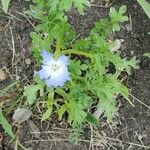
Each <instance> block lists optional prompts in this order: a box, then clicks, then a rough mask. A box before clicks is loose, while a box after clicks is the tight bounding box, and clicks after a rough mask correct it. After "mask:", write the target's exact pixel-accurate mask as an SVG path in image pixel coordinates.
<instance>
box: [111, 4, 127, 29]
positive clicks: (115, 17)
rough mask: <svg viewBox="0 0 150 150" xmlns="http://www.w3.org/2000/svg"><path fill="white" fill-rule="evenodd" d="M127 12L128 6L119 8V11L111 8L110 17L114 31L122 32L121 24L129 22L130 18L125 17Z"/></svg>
mask: <svg viewBox="0 0 150 150" xmlns="http://www.w3.org/2000/svg"><path fill="white" fill-rule="evenodd" d="M125 12H126V6H124V5H123V6H121V7H120V8H119V11H117V10H116V9H115V8H114V7H111V8H110V12H109V16H110V19H111V23H112V27H113V30H114V31H120V25H119V22H124V21H128V17H127V16H124V13H125Z"/></svg>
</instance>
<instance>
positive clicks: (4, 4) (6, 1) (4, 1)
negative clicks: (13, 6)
mask: <svg viewBox="0 0 150 150" xmlns="http://www.w3.org/2000/svg"><path fill="white" fill-rule="evenodd" d="M9 3H10V0H1V4H2V7H3V10H4V12H5V13H6V14H7V13H8V8H9Z"/></svg>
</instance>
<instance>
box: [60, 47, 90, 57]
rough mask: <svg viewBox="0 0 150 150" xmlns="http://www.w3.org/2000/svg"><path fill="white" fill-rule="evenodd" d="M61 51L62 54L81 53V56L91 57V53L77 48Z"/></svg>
mask: <svg viewBox="0 0 150 150" xmlns="http://www.w3.org/2000/svg"><path fill="white" fill-rule="evenodd" d="M61 53H62V54H75V55H82V56H85V57H87V58H92V55H91V54H90V53H87V52H83V51H79V50H74V49H68V50H63V51H62V52H61Z"/></svg>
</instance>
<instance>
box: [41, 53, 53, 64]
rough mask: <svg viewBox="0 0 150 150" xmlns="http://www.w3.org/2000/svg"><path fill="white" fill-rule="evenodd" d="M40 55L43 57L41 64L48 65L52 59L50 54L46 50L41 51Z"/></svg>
mask: <svg viewBox="0 0 150 150" xmlns="http://www.w3.org/2000/svg"><path fill="white" fill-rule="evenodd" d="M41 55H42V57H43V64H48V63H49V62H50V61H51V60H52V59H53V56H52V54H50V53H49V52H47V51H46V50H42V54H41Z"/></svg>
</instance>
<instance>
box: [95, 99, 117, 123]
mask: <svg viewBox="0 0 150 150" xmlns="http://www.w3.org/2000/svg"><path fill="white" fill-rule="evenodd" d="M97 107H98V108H100V109H101V110H103V112H104V116H105V117H107V121H108V122H109V123H112V122H113V118H114V117H115V115H116V114H117V110H118V109H117V107H116V100H115V99H113V98H112V99H109V100H100V102H99V104H98V106H97Z"/></svg>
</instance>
